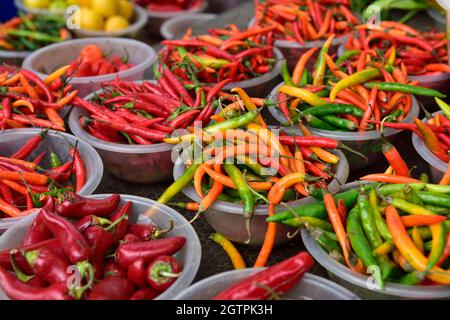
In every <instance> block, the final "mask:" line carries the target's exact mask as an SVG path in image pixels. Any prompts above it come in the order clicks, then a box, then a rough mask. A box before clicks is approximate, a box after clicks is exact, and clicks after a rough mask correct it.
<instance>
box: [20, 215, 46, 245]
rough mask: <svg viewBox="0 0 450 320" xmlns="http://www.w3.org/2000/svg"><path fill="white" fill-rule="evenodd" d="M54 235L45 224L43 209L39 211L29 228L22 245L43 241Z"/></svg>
mask: <svg viewBox="0 0 450 320" xmlns="http://www.w3.org/2000/svg"><path fill="white" fill-rule="evenodd" d="M52 237H53V235H52V233H51V232H50V230H48V229H47V227H46V226H45V224H44V221H43V215H42V211H41V212H39V213H38V215H37V216H36V218H35V219H34V220H33V222H32V223H31V226H30V227H29V228H28V230H27V233H26V234H25V237H24V239H23V241H22V246H29V245H32V244H34V243H38V242H42V241H44V240H48V239H50V238H52Z"/></svg>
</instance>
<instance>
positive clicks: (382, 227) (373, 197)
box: [369, 189, 392, 241]
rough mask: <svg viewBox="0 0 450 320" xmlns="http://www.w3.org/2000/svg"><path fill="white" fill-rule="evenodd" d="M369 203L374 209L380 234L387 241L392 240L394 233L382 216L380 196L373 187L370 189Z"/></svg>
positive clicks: (374, 216) (373, 212) (374, 217)
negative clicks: (379, 206) (390, 230)
mask: <svg viewBox="0 0 450 320" xmlns="http://www.w3.org/2000/svg"><path fill="white" fill-rule="evenodd" d="M369 203H370V208H371V210H372V214H373V219H374V221H375V225H376V228H377V230H378V232H379V233H380V236H381V237H382V238H383V239H384V240H385V241H390V240H392V235H391V233H390V232H389V229H388V227H387V225H386V222H385V221H384V219H383V217H382V216H381V213H380V210H379V208H378V197H377V192H376V191H375V189H372V190H370V191H369Z"/></svg>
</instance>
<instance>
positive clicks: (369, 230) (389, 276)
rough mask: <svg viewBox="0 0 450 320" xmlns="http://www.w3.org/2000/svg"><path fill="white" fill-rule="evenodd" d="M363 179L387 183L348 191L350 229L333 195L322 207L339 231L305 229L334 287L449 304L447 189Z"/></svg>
mask: <svg viewBox="0 0 450 320" xmlns="http://www.w3.org/2000/svg"><path fill="white" fill-rule="evenodd" d="M362 179H363V180H366V181H367V180H368V181H373V182H377V183H380V182H382V184H369V185H365V184H364V183H362V182H353V183H350V184H347V185H345V186H344V188H343V189H342V191H343V193H341V194H338V195H336V196H335V199H337V198H341V199H344V201H346V208H347V210H346V211H345V212H346V214H345V215H344V217H345V223H342V222H341V220H340V219H339V212H338V210H335V208H334V209H333V208H332V207H335V205H334V204H332V203H331V202H334V201H333V198H332V197H331V198H329V199H325V198H324V202H319V203H318V205H320V206H321V208H322V210H323V211H324V212H325V214H327V211H328V216H329V217H330V220H332V223H333V229H334V232H331V233H330V232H328V231H326V230H320V229H318V228H314V229H310V230H306V229H305V230H302V239H303V242H304V244H305V246H306V248H307V250H308V251H309V252H310V253H311V254H312V256H313V257H314V259H315V260H316V261H317V262H318V263H319V264H320V265H322V266H323V267H324V268H325V269H327V270H328V271H329V275H330V277H331V279H332V280H333V281H334V282H336V283H338V284H340V285H342V286H344V287H345V288H347V289H349V290H351V291H352V292H354V293H355V294H357V295H358V296H360V297H361V298H363V299H398V298H403V299H444V298H448V297H449V296H450V286H449V284H450V274H449V271H448V270H445V268H446V267H445V266H446V263H448V256H449V253H450V250H449V249H450V247H449V244H450V243H449V239H450V236H449V231H448V221H447V218H446V217H445V216H443V215H442V214H445V213H443V212H447V213H448V210H449V209H448V208H449V202H448V199H449V198H448V197H449V191H450V189H449V188H448V186H442V185H436V184H427V183H425V182H423V181H421V180H417V179H413V178H410V177H402V176H395V175H384V174H371V175H368V176H365V177H363V178H362ZM363 182H364V181H363ZM358 189H359V190H358ZM297 209H298V212H301V211H302V209H306V207H303V208H302V207H299V208H297ZM399 211H400V212H401V213H402V215H401V216H400V215H399ZM382 212H384V213H385V214H384V215H383V214H382ZM335 217H337V219H335ZM283 218H286V217H281V216H280V217H274V218H273V219H274V220H279V219H283ZM337 230H340V231H339V232H338V231H337ZM346 234H347V235H348V238H347V237H346ZM344 237H345V238H344ZM345 239H347V240H345ZM430 239H433V240H432V241H430ZM345 243H348V245H345V246H344V247H342V246H343V245H344V244H345ZM432 243H433V244H432ZM342 248H345V249H342ZM419 248H422V249H419ZM421 250H423V251H421ZM427 252H428V254H427ZM446 260H447V262H446ZM447 265H448V264H447ZM366 268H367V269H366ZM425 269H427V270H430V271H429V272H428V273H427V272H424V271H425ZM369 274H371V275H370V276H369Z"/></svg>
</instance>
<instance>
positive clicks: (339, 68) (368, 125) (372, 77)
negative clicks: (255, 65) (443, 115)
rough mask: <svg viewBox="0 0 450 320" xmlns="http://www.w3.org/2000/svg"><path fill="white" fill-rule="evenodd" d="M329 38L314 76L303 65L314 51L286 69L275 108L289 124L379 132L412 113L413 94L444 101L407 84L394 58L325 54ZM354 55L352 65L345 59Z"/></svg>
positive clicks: (370, 54) (436, 94) (430, 91)
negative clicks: (374, 130) (336, 56)
mask: <svg viewBox="0 0 450 320" xmlns="http://www.w3.org/2000/svg"><path fill="white" fill-rule="evenodd" d="M332 39H333V36H331V37H330V38H328V39H327V41H326V42H325V44H324V46H323V47H322V48H321V49H320V52H319V56H318V58H317V60H316V62H315V65H314V70H313V71H312V72H310V71H309V70H308V69H307V68H306V66H307V63H308V61H309V59H310V58H311V57H312V55H313V54H314V53H315V52H316V51H317V50H318V48H312V49H310V50H308V51H307V52H306V53H305V54H304V55H303V56H302V57H300V59H299V61H298V63H297V65H296V67H295V69H294V71H293V73H292V75H290V74H289V71H288V68H287V66H286V64H285V65H284V67H283V70H282V76H283V80H284V85H283V86H281V87H280V88H279V93H278V96H277V100H278V101H277V106H278V108H279V109H280V111H281V112H282V113H283V115H284V116H285V118H286V119H287V122H288V123H290V124H292V123H295V122H297V121H303V122H304V123H306V124H308V125H309V126H311V127H314V128H318V129H323V130H331V131H356V130H357V131H366V130H371V129H373V128H374V127H376V128H379V125H380V122H381V120H382V119H386V121H391V122H393V121H395V122H401V121H402V120H403V119H404V117H405V116H406V115H407V114H408V113H409V112H410V110H411V105H412V95H421V96H432V97H433V96H434V97H440V98H442V97H445V95H444V94H442V93H440V92H438V91H436V90H433V89H428V88H424V87H419V86H417V82H410V81H408V79H407V76H408V74H407V71H406V69H405V68H404V65H403V67H402V66H396V65H394V63H395V61H396V59H395V54H393V55H392V56H389V58H388V59H387V60H384V59H383V58H384V56H383V57H381V58H382V59H378V58H380V57H378V55H377V53H376V52H375V51H362V52H351V51H347V52H346V53H345V54H344V55H342V56H341V57H339V58H337V59H335V58H333V56H332V55H331V56H330V55H329V54H328V50H329V48H330V45H331V41H332ZM394 53H395V52H394ZM352 56H353V57H356V59H355V60H354V61H351V60H350V59H349V58H350V57H352ZM371 120H373V122H372V121H371ZM373 124H375V126H374V125H373Z"/></svg>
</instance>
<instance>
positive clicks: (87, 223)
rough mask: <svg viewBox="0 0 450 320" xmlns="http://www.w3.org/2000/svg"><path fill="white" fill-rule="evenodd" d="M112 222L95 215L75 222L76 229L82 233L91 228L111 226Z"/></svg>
mask: <svg viewBox="0 0 450 320" xmlns="http://www.w3.org/2000/svg"><path fill="white" fill-rule="evenodd" d="M110 224H111V221H110V220H108V219H106V218H100V217H97V216H94V215H89V216H85V217H83V218H81V219H80V220H78V221H76V222H75V227H76V228H77V229H78V231H80V232H84V231H85V230H86V229H87V228H89V227H91V226H104V225H110Z"/></svg>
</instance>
